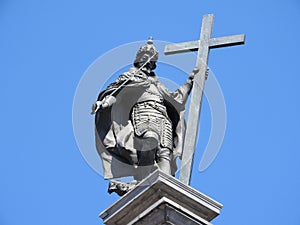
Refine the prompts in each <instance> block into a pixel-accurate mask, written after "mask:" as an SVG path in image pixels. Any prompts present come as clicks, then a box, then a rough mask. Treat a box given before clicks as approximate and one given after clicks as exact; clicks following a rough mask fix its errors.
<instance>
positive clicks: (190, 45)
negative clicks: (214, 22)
mask: <svg viewBox="0 0 300 225" xmlns="http://www.w3.org/2000/svg"><path fill="white" fill-rule="evenodd" d="M199 42H200V40H198V41H189V42H182V43H178V44H169V45H166V46H165V51H164V53H165V54H166V55H171V54H177V53H184V52H189V51H198V48H199ZM244 43H245V35H244V34H237V35H232V36H225V37H218V38H210V40H209V48H210V49H212V48H221V47H229V46H234V45H241V44H244Z"/></svg>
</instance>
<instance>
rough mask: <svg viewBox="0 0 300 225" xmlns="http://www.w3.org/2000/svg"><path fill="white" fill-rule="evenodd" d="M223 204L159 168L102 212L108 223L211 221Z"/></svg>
mask: <svg viewBox="0 0 300 225" xmlns="http://www.w3.org/2000/svg"><path fill="white" fill-rule="evenodd" d="M221 208H222V205H221V204H220V203H218V202H216V201H214V200H213V199H211V198H209V197H208V196H206V195H204V194H202V193H200V192H199V191H197V190H195V189H193V188H191V187H190V186H186V185H185V184H183V183H181V182H180V181H179V180H177V179H175V178H174V177H171V176H168V175H166V174H164V173H163V172H161V171H159V170H157V171H155V172H153V173H152V174H150V175H149V176H148V177H147V178H145V179H144V180H143V181H142V182H141V183H140V184H138V185H137V186H136V187H135V188H134V189H133V190H131V191H130V192H128V193H127V194H126V195H124V196H123V197H122V198H121V199H119V200H118V201H117V202H116V203H114V204H113V205H112V206H110V207H109V208H108V209H106V210H105V211H104V212H102V213H101V214H100V217H101V218H102V219H103V221H104V223H105V224H106V225H125V224H126V225H131V224H135V225H139V224H141V225H158V224H176V225H194V224H201V225H202V224H211V223H210V221H211V220H212V219H214V218H215V217H217V216H218V215H219V214H220V210H221Z"/></svg>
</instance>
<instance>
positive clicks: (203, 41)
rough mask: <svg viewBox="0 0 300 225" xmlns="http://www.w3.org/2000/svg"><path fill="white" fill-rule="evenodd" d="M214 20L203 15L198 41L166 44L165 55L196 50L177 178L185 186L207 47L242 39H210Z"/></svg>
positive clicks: (198, 109) (188, 177)
mask: <svg viewBox="0 0 300 225" xmlns="http://www.w3.org/2000/svg"><path fill="white" fill-rule="evenodd" d="M213 20H214V16H213V14H208V15H204V16H203V19H202V27H201V34H200V40H198V41H192V42H184V43H179V44H170V45H167V46H166V47H165V54H176V53H181V52H188V51H197V50H198V56H197V61H196V67H197V68H198V69H199V71H198V73H197V74H196V75H195V78H194V86H193V89H192V94H191V102H190V108H189V114H188V123H187V130H186V134H185V140H184V146H183V155H182V162H181V170H180V177H179V179H180V181H182V182H183V183H185V184H187V185H188V184H190V178H191V171H192V167H193V159H194V153H195V147H196V141H197V137H198V129H199V122H200V110H201V104H202V96H203V91H204V84H205V77H206V75H205V74H206V71H207V62H208V55H209V50H210V49H211V48H219V47H226V46H232V45H238V44H244V41H245V35H233V36H227V37H220V38H211V34H212V27H213Z"/></svg>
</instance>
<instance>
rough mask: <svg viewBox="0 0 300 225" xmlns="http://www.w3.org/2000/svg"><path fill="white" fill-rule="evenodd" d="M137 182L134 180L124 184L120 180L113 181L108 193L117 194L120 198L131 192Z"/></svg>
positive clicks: (110, 183)
mask: <svg viewBox="0 0 300 225" xmlns="http://www.w3.org/2000/svg"><path fill="white" fill-rule="evenodd" d="M137 183H138V182H137V181H136V180H133V181H131V182H123V181H118V180H111V181H110V182H109V186H108V193H109V194H111V193H113V192H115V193H117V194H118V195H119V196H123V195H125V194H126V193H127V192H129V191H131V190H132V189H133V188H134V187H135V186H136V185H137Z"/></svg>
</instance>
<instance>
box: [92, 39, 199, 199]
mask: <svg viewBox="0 0 300 225" xmlns="http://www.w3.org/2000/svg"><path fill="white" fill-rule="evenodd" d="M157 60H158V52H157V50H156V48H155V47H154V45H153V41H152V39H149V40H148V42H147V44H145V45H143V46H141V47H140V49H139V50H138V52H137V54H136V58H135V60H134V63H133V67H132V68H131V69H130V70H129V71H128V72H126V73H123V74H121V75H120V76H119V78H118V79H117V80H116V81H115V82H113V83H111V84H110V85H109V86H108V87H107V88H106V90H104V91H102V92H101V93H100V94H99V96H98V99H97V102H96V103H95V104H94V105H93V106H92V114H94V113H96V117H95V124H96V129H95V135H96V147H97V151H98V153H99V154H100V156H101V159H102V162H103V169H104V178H106V179H111V178H119V177H126V176H133V177H134V179H135V181H134V182H133V183H131V185H129V184H128V185H129V186H128V185H127V186H126V185H124V183H122V182H119V181H115V182H112V183H111V185H110V191H116V192H117V193H118V194H119V195H122V194H124V193H125V192H126V191H127V190H128V189H130V188H131V187H132V186H134V184H136V183H137V182H139V181H140V180H142V179H143V178H145V177H146V176H147V175H148V174H150V173H151V172H153V171H154V170H155V169H160V170H162V171H163V172H165V173H167V174H169V175H174V174H175V172H176V169H177V167H176V158H177V157H179V156H181V153H182V144H183V140H184V134H185V121H184V112H185V103H186V100H187V98H188V95H189V93H190V91H191V89H192V86H193V79H194V75H195V74H196V73H197V70H196V69H195V70H194V71H193V72H192V73H191V74H190V76H189V77H188V79H187V81H186V82H185V83H184V84H183V85H182V86H181V87H180V88H178V89H177V90H176V91H175V92H170V91H169V90H168V89H167V88H166V87H165V86H164V85H163V84H162V83H160V82H159V80H158V78H157V76H156V74H155V73H154V72H153V70H154V69H155V68H156V62H157ZM132 184H133V185H132ZM114 189H115V190H114ZM120 190H121V191H120Z"/></svg>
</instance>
